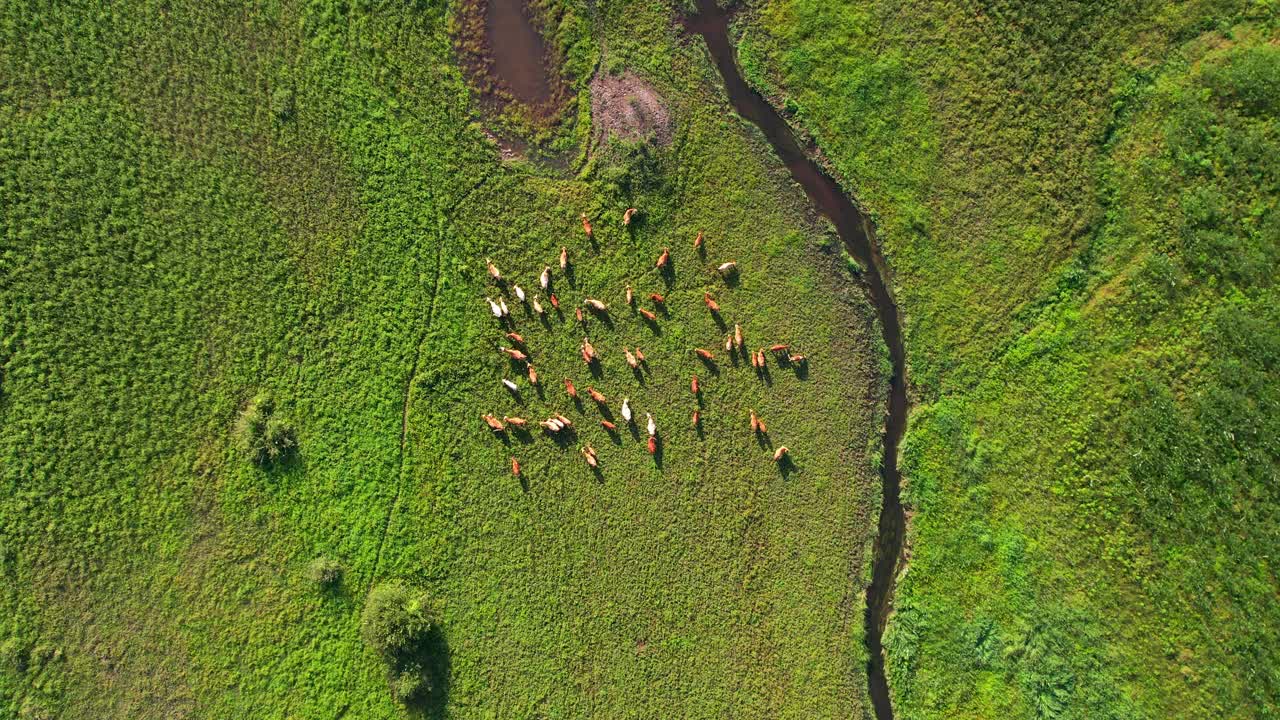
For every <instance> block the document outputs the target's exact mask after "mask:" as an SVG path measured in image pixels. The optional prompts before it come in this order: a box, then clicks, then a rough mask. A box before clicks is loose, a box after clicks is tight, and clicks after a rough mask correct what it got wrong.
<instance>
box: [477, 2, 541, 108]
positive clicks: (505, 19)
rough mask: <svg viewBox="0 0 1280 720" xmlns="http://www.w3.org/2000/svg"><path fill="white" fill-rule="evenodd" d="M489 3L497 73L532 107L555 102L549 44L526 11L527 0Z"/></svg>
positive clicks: (488, 21) (487, 10) (487, 29)
mask: <svg viewBox="0 0 1280 720" xmlns="http://www.w3.org/2000/svg"><path fill="white" fill-rule="evenodd" d="M485 5H486V8H485V18H484V19H485V23H484V26H485V40H486V41H487V44H488V47H489V52H490V53H491V54H492V57H493V74H494V76H495V77H498V78H501V79H502V81H503V82H504V83H505V84H506V85H507V87H508V88H510V90H511V94H512V95H514V96H515V98H516V99H517V100H519V101H520V102H522V103H524V104H525V105H527V106H529V107H539V106H542V105H545V104H547V103H549V102H551V100H552V94H553V90H552V87H551V82H550V80H549V78H548V68H547V64H546V58H547V46H546V43H545V42H544V41H543V39H542V35H541V34H540V33H539V32H538V31H537V29H536V28H534V27H533V23H531V22H530V20H529V17H528V16H527V15H526V14H525V13H526V12H527V10H526V9H525V4H524V1H523V0H487V2H486V3H485Z"/></svg>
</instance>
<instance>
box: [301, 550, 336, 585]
mask: <svg viewBox="0 0 1280 720" xmlns="http://www.w3.org/2000/svg"><path fill="white" fill-rule="evenodd" d="M307 577H309V578H311V582H313V583H315V584H316V585H319V586H320V587H322V588H332V587H334V586H336V585H337V584H338V583H340V582H342V565H340V564H338V561H337V560H334V559H333V558H328V557H323V556H322V557H318V558H316V559H315V560H312V561H311V564H309V565H307Z"/></svg>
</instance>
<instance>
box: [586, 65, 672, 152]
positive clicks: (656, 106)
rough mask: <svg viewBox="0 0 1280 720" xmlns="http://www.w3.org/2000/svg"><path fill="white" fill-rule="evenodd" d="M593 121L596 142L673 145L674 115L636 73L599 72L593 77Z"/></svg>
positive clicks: (651, 87)
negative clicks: (626, 141)
mask: <svg viewBox="0 0 1280 720" xmlns="http://www.w3.org/2000/svg"><path fill="white" fill-rule="evenodd" d="M591 122H592V125H593V130H592V132H593V137H594V139H595V141H596V143H599V144H604V143H606V142H608V141H609V139H610V138H621V139H623V140H643V139H645V138H651V139H652V140H653V142H654V143H655V144H658V145H666V144H668V143H670V142H671V115H670V114H669V113H668V112H667V104H666V102H665V101H663V99H662V96H661V95H659V94H658V91H657V90H654V89H653V86H651V85H649V84H648V83H646V82H645V81H643V80H641V79H640V78H639V77H637V76H636V75H634V74H632V73H629V72H628V73H623V74H622V75H610V74H609V73H607V72H603V71H601V72H597V73H596V76H595V77H593V78H591Z"/></svg>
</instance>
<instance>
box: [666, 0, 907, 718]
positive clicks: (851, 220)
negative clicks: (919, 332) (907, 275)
mask: <svg viewBox="0 0 1280 720" xmlns="http://www.w3.org/2000/svg"><path fill="white" fill-rule="evenodd" d="M728 24H729V17H728V14H727V13H726V12H725V11H724V10H722V9H721V8H719V7H718V6H717V5H716V0H698V12H697V13H696V14H694V15H692V16H690V17H688V18H686V20H685V27H686V29H687V30H689V31H690V32H693V33H697V34H698V35H701V36H702V39H703V40H704V41H706V43H707V49H708V50H710V51H711V57H712V58H713V59H714V60H715V64H716V67H717V68H718V69H719V70H720V75H721V76H722V77H723V78H724V85H725V90H726V91H727V92H728V94H729V101H730V102H731V103H732V104H733V107H734V109H735V110H737V111H738V114H740V115H742V116H743V117H744V118H746V119H747V120H749V121H751V123H752V124H754V125H756V126H757V127H759V128H760V130H761V131H763V132H764V136H765V138H766V139H768V141H769V144H770V145H772V146H773V150H774V152H776V153H777V154H778V157H779V158H781V159H782V162H783V163H784V164H785V165H786V166H787V169H788V170H790V171H791V177H792V178H794V179H795V181H796V182H797V183H799V184H800V186H801V187H803V188H804V191H805V193H806V194H807V195H808V196H809V199H810V200H812V201H813V204H814V206H815V207H816V208H817V209H818V212H820V213H822V214H823V215H825V216H826V217H827V218H829V219H830V220H831V221H832V222H833V223H834V224H835V226H836V230H837V232H839V234H840V239H841V240H843V241H844V244H845V247H846V248H848V250H849V253H850V254H851V255H853V256H854V257H855V258H857V259H858V261H859V262H860V263H862V266H863V267H864V268H866V269H867V272H866V273H865V275H864V277H865V280H866V286H867V292H868V294H869V295H870V297H871V303H872V305H874V306H875V309H876V314H877V315H878V316H879V319H880V327H881V329H882V330H883V333H884V342H885V345H887V346H888V348H889V357H890V359H891V360H892V363H893V376H892V377H891V378H890V381H889V397H888V407H887V408H886V416H887V417H886V422H885V430H884V462H883V465H882V467H881V470H880V483H881V488H882V490H883V493H884V504H883V506H882V508H881V510H880V526H879V534H878V535H877V539H876V547H875V565H874V572H873V575H872V581H871V585H870V586H869V587H868V588H867V615H866V630H867V632H866V643H867V650H868V653H869V655H870V660H869V661H868V663H867V676H868V683H869V685H870V688H869V690H870V695H871V702H872V705H873V706H874V708H875V714H876V718H878V720H888V719H889V718H892V717H893V708H892V706H891V705H890V703H889V687H888V684H887V682H886V681H885V674H884V653H883V646H882V644H881V639H882V636H883V634H884V627H885V621H886V619H887V618H888V614H889V609H890V608H891V606H892V598H893V584H894V577H895V575H896V570H897V566H898V561H899V558H900V557H901V556H902V545H903V535H904V532H905V528H906V517H905V515H904V513H903V510H902V501H901V498H900V490H901V484H902V475H901V473H900V472H899V470H898V444H899V442H900V441H901V440H902V434H903V431H905V430H906V426H907V386H906V358H905V353H904V351H903V346H902V325H901V322H900V319H899V316H898V306H897V305H896V304H895V302H894V300H893V297H892V296H891V295H890V294H889V290H888V288H887V286H886V284H885V275H886V267H885V263H884V258H883V257H881V255H880V250H879V248H878V247H877V246H876V243H875V239H874V237H873V236H872V233H871V228H870V225H869V223H868V222H867V220H866V218H865V217H864V216H863V214H862V212H861V211H859V210H858V208H857V206H855V205H854V204H853V202H852V201H851V200H850V199H849V197H848V196H847V195H845V194H844V192H843V191H842V190H841V189H840V186H839V185H838V184H837V183H836V181H835V180H833V179H832V178H831V176H829V175H827V174H826V173H825V172H823V170H822V168H820V167H819V166H818V165H817V163H815V162H814V161H812V160H810V159H809V157H808V156H807V155H806V154H805V153H804V151H803V149H802V148H801V147H800V144H799V143H798V142H797V141H796V138H795V135H794V134H793V133H792V132H791V128H790V127H789V126H788V125H787V123H786V121H785V120H783V119H782V116H781V115H779V114H778V112H777V111H776V110H774V108H773V106H772V105H770V104H769V103H768V101H766V100H765V99H764V97H762V96H761V95H760V94H759V93H757V92H756V91H755V90H753V89H751V87H750V86H748V85H747V83H746V82H745V81H744V80H743V79H742V75H741V74H740V73H739V72H738V66H737V64H736V63H735V60H734V51H733V46H732V45H731V44H730V42H729V33H728Z"/></svg>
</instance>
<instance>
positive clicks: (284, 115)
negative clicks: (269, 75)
mask: <svg viewBox="0 0 1280 720" xmlns="http://www.w3.org/2000/svg"><path fill="white" fill-rule="evenodd" d="M295 112H297V100H296V95H295V94H294V92H293V89H292V88H277V89H276V91H275V92H273V93H271V114H272V115H275V116H276V120H278V121H280V122H282V123H283V122H289V121H290V120H292V119H293V115H294V113H295Z"/></svg>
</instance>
